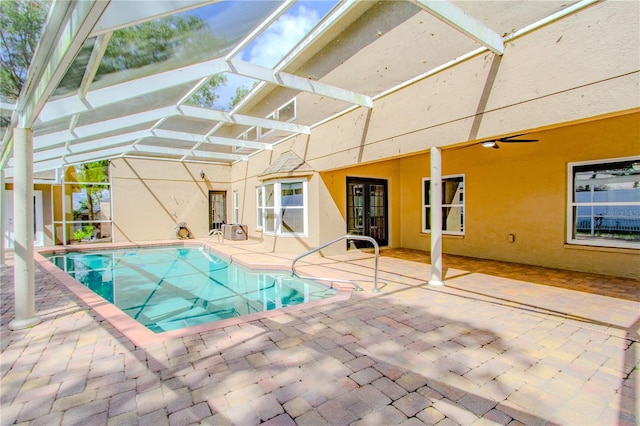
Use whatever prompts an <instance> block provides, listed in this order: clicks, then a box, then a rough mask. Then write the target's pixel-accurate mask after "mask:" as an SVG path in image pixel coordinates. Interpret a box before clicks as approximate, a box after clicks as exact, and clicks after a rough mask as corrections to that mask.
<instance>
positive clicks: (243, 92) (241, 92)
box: [229, 83, 256, 109]
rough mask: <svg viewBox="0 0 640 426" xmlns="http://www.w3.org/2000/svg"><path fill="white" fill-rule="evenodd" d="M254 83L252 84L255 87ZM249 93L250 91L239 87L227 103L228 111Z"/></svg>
mask: <svg viewBox="0 0 640 426" xmlns="http://www.w3.org/2000/svg"><path fill="white" fill-rule="evenodd" d="M255 85H256V83H254V84H253V86H255ZM250 91H251V89H249V88H247V87H244V86H240V87H238V88H237V89H236V94H235V95H234V96H233V98H231V101H230V102H229V109H233V107H234V106H236V105H238V103H239V102H240V101H241V100H242V99H243V98H244V97H245V96H247V94H248V93H249V92H250Z"/></svg>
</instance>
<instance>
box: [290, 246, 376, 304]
mask: <svg viewBox="0 0 640 426" xmlns="http://www.w3.org/2000/svg"><path fill="white" fill-rule="evenodd" d="M341 240H363V241H369V242H370V243H372V244H373V247H374V248H375V252H376V260H375V268H374V272H373V292H374V293H378V292H379V291H380V289H378V257H379V254H380V248H379V246H378V242H377V241H376V240H374V239H373V238H371V237H368V236H365V235H343V236H341V237H338V238H336V239H335V240H331V241H329V242H328V243H324V244H322V245H321V246H318V247H316V248H313V249H311V250H309V251H307V252H305V253H302V254H301V255H299V256H298V257H296V258H295V259H293V261H292V262H291V272H292V273H293V275H295V276H296V277H298V278H303V279H314V280H317V281H333V282H343V283H351V284H353V285H355V286H356V291H362V287H360V286H359V285H358V283H356V282H355V281H353V280H339V279H334V278H318V277H305V276H300V275H298V272H296V262H297V261H298V260H300V259H302V258H303V257H305V256H308V255H310V254H312V253H315V252H317V251H320V250H322V249H323V248H326V247H328V246H330V245H331V244H334V243H337V242H338V241H341Z"/></svg>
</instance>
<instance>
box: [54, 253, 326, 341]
mask: <svg viewBox="0 0 640 426" xmlns="http://www.w3.org/2000/svg"><path fill="white" fill-rule="evenodd" d="M47 258H48V259H49V260H50V261H51V262H52V263H53V264H54V265H56V266H57V267H58V268H60V269H62V270H64V271H66V272H67V273H68V274H69V275H71V276H72V277H74V278H75V279H76V280H78V281H79V282H81V283H82V284H84V285H85V286H87V287H88V288H89V289H91V290H92V291H93V292H95V293H96V294H98V295H100V296H101V297H103V298H104V299H106V300H107V301H109V302H110V303H112V304H114V305H115V306H117V307H118V308H119V309H121V310H122V311H123V312H125V313H126V314H127V315H129V316H130V317H132V318H134V319H135V320H136V321H138V322H139V323H141V324H142V325H144V326H145V327H147V328H148V329H150V330H152V331H154V332H156V333H159V332H163V331H169V330H176V329H180V328H185V327H191V326H194V325H199V324H204V323H209V322H212V321H218V320H222V319H226V318H232V317H237V316H241V315H247V314H251V313H255V312H261V311H268V310H272V309H278V308H283V307H287V306H292V305H297V304H300V303H306V302H311V301H314V300H320V299H325V298H328V297H332V296H333V295H335V293H336V291H335V289H332V288H329V287H327V286H324V285H322V284H319V283H315V282H311V281H306V280H301V279H299V278H293V277H291V275H290V274H287V273H284V272H273V271H269V272H265V271H253V270H249V269H246V268H243V267H241V266H239V265H236V264H234V263H232V262H229V261H225V260H223V259H221V258H219V257H216V256H215V255H212V254H211V253H206V252H202V251H200V250H198V249H197V248H187V247H162V248H158V247H154V248H136V249H122V250H103V251H87V252H67V253H65V254H55V253H52V254H50V255H48V256H47Z"/></svg>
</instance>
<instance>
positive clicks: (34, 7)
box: [0, 0, 227, 107]
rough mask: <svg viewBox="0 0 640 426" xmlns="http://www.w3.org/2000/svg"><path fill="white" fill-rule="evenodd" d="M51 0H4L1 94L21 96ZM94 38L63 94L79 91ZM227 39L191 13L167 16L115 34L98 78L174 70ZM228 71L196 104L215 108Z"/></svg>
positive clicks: (196, 96) (74, 67) (73, 67)
mask: <svg viewBox="0 0 640 426" xmlns="http://www.w3.org/2000/svg"><path fill="white" fill-rule="evenodd" d="M49 4H50V1H48V0H28V1H27V0H0V29H1V32H2V33H1V34H2V39H1V41H2V44H1V46H0V61H1V62H0V95H4V96H6V97H7V98H9V99H17V98H18V97H19V96H20V91H21V90H22V86H23V85H24V82H25V79H26V76H27V71H28V68H29V64H30V63H31V59H32V58H33V54H34V51H35V49H36V46H37V43H38V40H39V37H40V32H41V29H42V26H43V24H44V22H45V21H46V17H47V13H48V10H49ZM95 40H96V39H95V38H91V39H88V40H87V41H86V42H85V44H84V46H83V47H82V49H81V50H80V52H79V54H78V56H77V57H76V58H75V60H74V62H73V63H72V65H71V66H70V67H69V70H68V71H67V73H66V74H65V76H64V77H63V79H62V81H61V82H60V84H59V86H58V88H57V89H56V92H55V94H56V95H59V96H64V95H66V94H69V93H72V92H74V91H76V90H78V89H79V87H80V84H81V82H82V79H83V77H84V73H85V69H86V66H87V64H88V63H89V58H90V57H91V53H92V51H93V47H94V44H95ZM224 46H225V43H224V42H223V40H220V39H218V38H216V37H215V36H213V35H212V34H211V32H210V31H209V29H208V27H207V23H206V22H205V21H204V20H203V19H201V18H199V17H197V16H192V15H180V16H179V15H172V16H165V17H162V18H159V19H155V20H153V21H148V22H142V23H140V24H137V25H133V26H131V27H126V28H121V29H118V30H116V31H114V32H113V34H112V36H111V38H110V40H109V43H108V45H107V48H106V51H105V53H104V55H103V57H102V60H101V62H100V66H99V67H98V71H97V73H96V76H95V78H94V81H98V80H100V79H102V78H105V77H106V76H108V75H111V74H116V73H118V72H122V71H128V72H132V74H133V75H136V76H138V75H145V70H144V69H145V68H147V67H151V66H162V67H164V68H166V69H170V68H172V67H174V66H180V65H181V64H184V63H185V62H187V63H193V62H195V61H196V60H198V59H203V60H204V59H207V58H208V57H210V56H211V55H212V54H213V53H215V52H222V51H223V49H224ZM226 81H227V80H226V77H225V76H224V75H216V76H213V77H212V78H210V79H209V81H208V82H207V84H206V85H204V86H203V87H202V88H201V89H200V90H199V91H198V92H197V93H196V94H194V95H193V96H192V100H193V102H195V103H196V104H198V105H200V106H206V107H210V106H213V102H214V101H215V100H216V99H217V98H218V95H217V94H216V89H217V88H218V87H219V86H221V85H223V84H225V83H226Z"/></svg>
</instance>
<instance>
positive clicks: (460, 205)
mask: <svg viewBox="0 0 640 426" xmlns="http://www.w3.org/2000/svg"><path fill="white" fill-rule="evenodd" d="M422 188H423V190H422V206H423V208H422V232H431V205H430V201H429V200H430V199H431V198H430V195H431V179H428V178H424V179H422ZM442 233H443V234H449V235H464V175H455V176H443V177H442Z"/></svg>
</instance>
